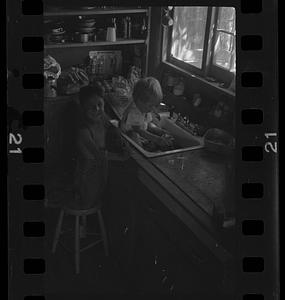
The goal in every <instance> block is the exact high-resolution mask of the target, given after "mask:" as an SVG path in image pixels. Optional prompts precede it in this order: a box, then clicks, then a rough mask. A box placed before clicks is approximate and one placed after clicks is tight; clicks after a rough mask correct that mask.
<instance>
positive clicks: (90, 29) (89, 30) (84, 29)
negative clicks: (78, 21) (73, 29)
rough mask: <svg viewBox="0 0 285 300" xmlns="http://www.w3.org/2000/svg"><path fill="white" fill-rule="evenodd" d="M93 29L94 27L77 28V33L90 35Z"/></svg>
mask: <svg viewBox="0 0 285 300" xmlns="http://www.w3.org/2000/svg"><path fill="white" fill-rule="evenodd" d="M94 29H95V27H79V29H78V31H79V32H81V33H91V32H93V31H94Z"/></svg>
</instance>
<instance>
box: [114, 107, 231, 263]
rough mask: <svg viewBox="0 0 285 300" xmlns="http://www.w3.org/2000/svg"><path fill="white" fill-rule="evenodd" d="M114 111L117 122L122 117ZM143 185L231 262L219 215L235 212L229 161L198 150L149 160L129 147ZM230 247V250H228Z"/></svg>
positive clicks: (221, 257)
mask: <svg viewBox="0 0 285 300" xmlns="http://www.w3.org/2000/svg"><path fill="white" fill-rule="evenodd" d="M111 107H112V108H113V111H114V113H115V115H116V116H117V118H118V119H120V117H121V114H120V115H119V114H118V113H117V112H118V111H119V109H118V108H114V107H113V106H112V105H111ZM130 149H131V156H132V158H133V159H134V160H135V161H136V163H137V164H138V166H139V168H138V177H139V180H140V181H141V182H142V183H143V184H144V186H146V187H147V189H149V190H150V191H151V192H152V194H154V195H155V196H156V198H157V199H159V200H160V201H161V202H162V203H163V205H164V206H166V207H167V208H168V209H169V210H170V211H171V212H172V213H173V214H174V215H175V216H176V217H178V218H179V220H180V221H182V223H184V224H185V225H186V226H187V227H188V228H189V229H190V230H191V231H192V232H193V233H194V235H195V236H197V238H198V239H199V240H200V241H201V242H202V244H204V246H206V247H207V248H208V249H209V250H210V251H211V252H212V254H213V255H214V256H216V258H217V259H218V260H219V261H220V262H222V263H225V264H226V263H227V262H229V261H231V260H232V254H231V253H230V252H229V251H228V248H229V247H227V246H226V247H225V246H224V244H225V243H224V235H223V233H221V224H219V225H218V224H217V216H218V215H223V213H224V211H225V205H224V204H226V206H227V207H226V210H227V212H229V210H230V212H231V211H232V204H231V203H230V202H231V200H232V199H233V195H231V194H230V192H232V191H233V189H231V188H230V178H231V176H230V175H231V174H230V173H229V170H231V169H232V165H231V163H230V161H229V159H228V158H225V157H223V156H220V155H218V154H214V153H210V152H208V151H206V150H205V149H196V150H192V151H186V152H181V153H176V154H171V155H166V156H161V157H155V158H146V157H145V156H143V155H142V154H141V153H140V152H139V151H138V150H136V149H135V148H134V147H133V146H131V145H130ZM226 248H227V249H226Z"/></svg>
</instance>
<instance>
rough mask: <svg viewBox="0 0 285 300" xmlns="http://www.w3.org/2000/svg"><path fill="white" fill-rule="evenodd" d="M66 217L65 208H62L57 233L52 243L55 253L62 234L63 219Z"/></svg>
mask: <svg viewBox="0 0 285 300" xmlns="http://www.w3.org/2000/svg"><path fill="white" fill-rule="evenodd" d="M63 217H64V210H63V209H62V210H61V211H60V214H59V218H58V222H57V226H56V230H55V235H54V240H53V245H52V253H55V250H56V246H57V243H58V240H59V237H60V234H61V226H62V221H63Z"/></svg>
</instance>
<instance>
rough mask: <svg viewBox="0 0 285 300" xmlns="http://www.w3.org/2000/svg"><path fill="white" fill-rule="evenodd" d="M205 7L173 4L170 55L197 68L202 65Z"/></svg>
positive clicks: (205, 18)
mask: <svg viewBox="0 0 285 300" xmlns="http://www.w3.org/2000/svg"><path fill="white" fill-rule="evenodd" d="M207 10H208V9H207V7H200V6H175V9H174V24H173V31H172V43H171V55H172V56H173V57H175V58H176V59H179V60H181V61H184V62H186V63H188V64H190V65H193V66H195V67H197V68H201V67H202V58H203V47H204V38H205V28H206V21H207Z"/></svg>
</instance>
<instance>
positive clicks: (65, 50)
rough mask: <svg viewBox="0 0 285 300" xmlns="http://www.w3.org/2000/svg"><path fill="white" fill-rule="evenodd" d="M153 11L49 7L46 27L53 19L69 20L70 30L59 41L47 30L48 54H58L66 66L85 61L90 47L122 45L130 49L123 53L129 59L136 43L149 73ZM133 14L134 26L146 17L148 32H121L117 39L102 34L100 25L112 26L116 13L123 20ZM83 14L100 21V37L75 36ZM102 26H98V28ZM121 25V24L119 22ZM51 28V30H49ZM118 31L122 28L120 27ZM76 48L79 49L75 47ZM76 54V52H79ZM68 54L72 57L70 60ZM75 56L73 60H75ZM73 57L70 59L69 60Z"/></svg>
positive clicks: (83, 16) (145, 68) (46, 47)
mask: <svg viewBox="0 0 285 300" xmlns="http://www.w3.org/2000/svg"><path fill="white" fill-rule="evenodd" d="M150 14H151V8H129V9H128V8H120V7H117V8H108V7H106V8H104V9H102V8H101V9H96V8H91V9H82V8H81V9H80V8H78V9H67V8H58V9H55V8H47V9H46V10H45V12H44V22H45V27H47V28H49V26H50V25H49V24H52V23H53V22H59V23H62V22H65V23H64V24H66V30H65V28H64V31H65V37H66V38H65V39H64V40H65V42H60V43H55V42H51V41H50V39H49V36H50V34H45V46H44V48H45V52H46V54H50V55H52V56H55V58H58V61H59V63H60V64H62V65H63V67H65V66H67V65H68V64H69V65H71V64H78V63H83V59H84V58H85V57H86V56H87V55H88V51H90V50H96V49H98V50H102V49H103V48H102V47H104V49H105V50H111V49H114V50H117V49H121V50H123V51H124V52H126V55H125V56H124V55H123V60H124V58H125V60H127V59H128V56H129V53H130V52H129V50H130V47H131V48H132V49H134V47H135V46H136V47H138V48H139V49H140V51H141V52H143V55H142V60H143V63H142V66H143V67H142V69H143V73H144V74H147V65H148V52H149V30H150ZM125 16H130V17H131V18H132V20H133V22H132V28H133V29H135V28H136V27H135V26H139V23H140V22H142V20H143V19H144V20H145V25H146V34H145V35H142V36H140V35H137V34H134V33H135V32H134V30H133V35H132V36H131V37H129V38H127V39H126V38H123V37H122V36H119V35H118V34H117V39H116V41H115V42H110V41H106V38H105V36H106V35H105V36H104V34H103V38H102V37H101V38H99V33H98V32H99V29H100V30H101V29H102V30H103V33H104V30H106V28H107V27H108V20H109V19H111V18H112V17H115V18H116V19H117V20H118V19H119V20H122V18H123V17H125ZM79 18H82V19H84V18H92V19H94V20H95V21H96V23H95V26H96V29H95V32H97V33H98V34H97V37H96V38H95V35H94V36H89V40H88V41H87V42H79V41H78V40H77V39H75V36H76V34H75V32H76V31H77V30H78V28H77V27H76V22H77V21H78V20H79ZM97 27H98V28H97ZM117 28H119V24H118V26H117ZM47 31H48V30H47ZM117 32H118V30H117ZM74 48H75V49H76V50H74ZM136 51H137V50H135V49H134V50H133V51H132V52H134V53H135V52H136ZM75 54H76V55H75ZM68 58H70V59H69V60H68ZM72 60H73V62H71V61H72ZM69 61H70V63H69Z"/></svg>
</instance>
